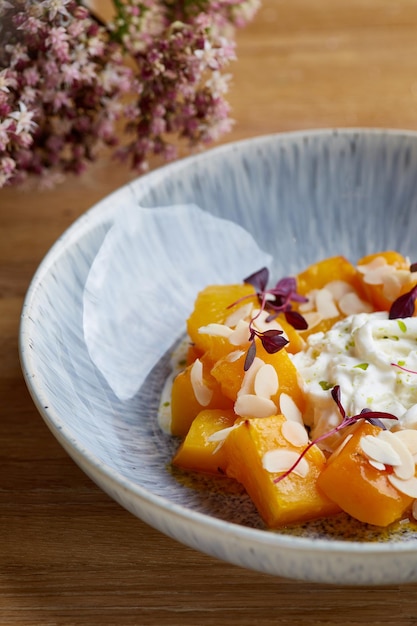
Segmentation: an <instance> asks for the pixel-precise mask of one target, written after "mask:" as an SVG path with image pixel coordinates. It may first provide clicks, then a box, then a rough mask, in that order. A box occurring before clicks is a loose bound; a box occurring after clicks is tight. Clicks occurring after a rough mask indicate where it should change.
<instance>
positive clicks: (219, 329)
mask: <svg viewBox="0 0 417 626" xmlns="http://www.w3.org/2000/svg"><path fill="white" fill-rule="evenodd" d="M198 332H199V334H200V335H213V336H214V337H226V338H228V337H230V335H231V334H232V332H233V331H232V329H231V328H229V326H226V325H225V324H216V323H214V322H213V323H211V324H207V326H200V328H199V329H198Z"/></svg>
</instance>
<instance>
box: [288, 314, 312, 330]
mask: <svg viewBox="0 0 417 626" xmlns="http://www.w3.org/2000/svg"><path fill="white" fill-rule="evenodd" d="M284 315H285V319H286V320H287V322H288V323H289V324H291V326H292V327H293V328H295V329H296V330H306V328H308V324H307V320H306V319H305V318H304V317H303V316H302V315H301V313H298V311H285V313H284Z"/></svg>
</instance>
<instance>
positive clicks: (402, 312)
mask: <svg viewBox="0 0 417 626" xmlns="http://www.w3.org/2000/svg"><path fill="white" fill-rule="evenodd" d="M416 298H417V285H415V286H414V287H413V288H412V289H410V291H408V292H407V293H404V294H403V295H402V296H400V297H399V298H397V299H396V300H394V302H393V303H392V305H391V308H390V310H389V319H390V320H396V319H399V318H401V317H412V316H413V315H414V305H415V301H416Z"/></svg>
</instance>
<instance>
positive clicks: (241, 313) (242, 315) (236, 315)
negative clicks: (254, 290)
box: [225, 302, 253, 328]
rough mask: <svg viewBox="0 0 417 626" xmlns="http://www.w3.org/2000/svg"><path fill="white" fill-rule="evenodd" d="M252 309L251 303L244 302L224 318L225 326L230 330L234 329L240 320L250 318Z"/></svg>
mask: <svg viewBox="0 0 417 626" xmlns="http://www.w3.org/2000/svg"><path fill="white" fill-rule="evenodd" d="M252 309H253V303H252V302H246V303H245V304H243V305H242V306H240V307H239V308H237V309H235V310H234V311H232V313H230V315H229V316H228V317H227V318H226V321H225V324H226V326H230V328H234V327H235V326H236V324H238V323H239V322H240V321H241V320H245V319H246V318H248V317H249V316H250V314H251V312H252Z"/></svg>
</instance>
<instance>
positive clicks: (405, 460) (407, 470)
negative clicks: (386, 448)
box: [378, 430, 416, 480]
mask: <svg viewBox="0 0 417 626" xmlns="http://www.w3.org/2000/svg"><path fill="white" fill-rule="evenodd" d="M378 438H379V439H381V440H382V441H385V442H387V443H388V444H389V445H391V446H392V447H393V449H394V450H395V452H396V453H397V454H398V456H399V457H400V460H401V462H400V464H399V465H395V466H394V474H395V475H396V476H398V478H402V479H403V480H407V479H408V478H411V477H412V476H414V474H415V470H416V468H415V463H414V459H413V455H412V454H411V452H410V450H409V449H408V448H407V446H406V445H405V444H404V443H403V441H402V440H401V439H400V438H399V437H396V436H395V435H394V433H392V432H390V431H389V430H382V431H381V432H380V433H379V434H378Z"/></svg>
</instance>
